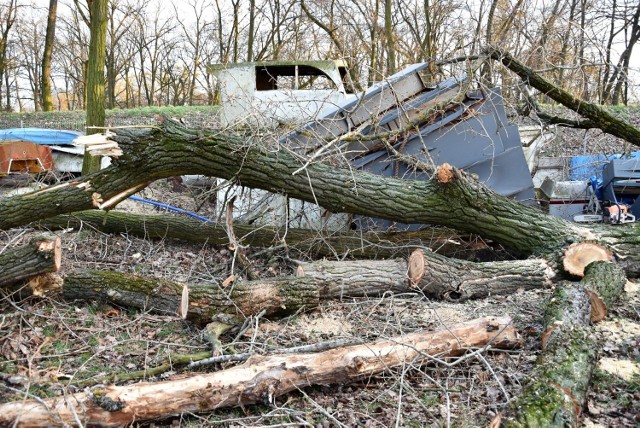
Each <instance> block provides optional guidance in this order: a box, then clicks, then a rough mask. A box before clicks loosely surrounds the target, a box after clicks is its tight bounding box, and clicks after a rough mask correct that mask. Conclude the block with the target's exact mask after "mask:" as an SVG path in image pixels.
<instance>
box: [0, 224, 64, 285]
mask: <svg viewBox="0 0 640 428" xmlns="http://www.w3.org/2000/svg"><path fill="white" fill-rule="evenodd" d="M61 258H62V250H61V244H60V238H58V237H56V236H55V235H50V234H46V235H40V236H36V237H34V238H33V239H31V241H30V242H29V243H28V244H26V245H22V246H20V247H16V248H12V249H9V250H6V251H5V252H3V253H2V254H0V287H2V288H6V287H8V286H11V285H13V284H16V283H18V282H21V281H24V280H26V279H29V278H31V277H34V276H37V275H42V274H45V273H49V272H57V271H58V270H59V269H60V262H61Z"/></svg>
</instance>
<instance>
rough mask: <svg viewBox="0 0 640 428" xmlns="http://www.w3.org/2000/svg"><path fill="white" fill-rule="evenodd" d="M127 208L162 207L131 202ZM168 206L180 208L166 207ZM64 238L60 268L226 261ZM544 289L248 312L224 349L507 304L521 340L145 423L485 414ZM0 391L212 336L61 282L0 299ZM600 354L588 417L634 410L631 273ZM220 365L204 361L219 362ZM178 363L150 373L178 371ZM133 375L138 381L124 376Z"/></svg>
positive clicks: (69, 377) (285, 266)
mask: <svg viewBox="0 0 640 428" xmlns="http://www.w3.org/2000/svg"><path fill="white" fill-rule="evenodd" d="M142 196H143V197H146V198H149V199H156V200H162V201H163V202H165V203H170V204H172V205H175V206H178V207H180V208H183V209H186V210H191V211H195V210H197V209H199V211H198V213H199V214H201V215H205V216H207V215H213V213H214V210H213V207H212V206H211V204H210V201H209V200H208V199H207V197H208V195H207V194H206V193H204V194H201V193H197V192H192V191H189V190H185V189H182V192H174V191H173V185H171V184H170V183H169V182H166V181H161V182H158V183H155V184H154V185H153V186H152V187H151V189H148V190H145V192H144V194H143V195H142ZM125 208H126V209H127V210H130V211H138V212H155V213H157V212H159V210H158V208H154V207H149V206H147V205H139V204H137V205H136V203H131V202H127V206H126V207H125ZM166 215H176V214H172V213H166ZM35 233H38V232H37V231H33V230H31V229H28V228H27V229H13V230H9V231H6V232H0V252H2V251H4V250H5V249H7V248H11V247H14V246H17V245H20V244H23V243H26V242H27V241H28V240H29V239H30V237H31V236H32V235H33V234H35ZM56 233H57V234H58V236H60V237H61V238H62V243H63V246H62V248H63V263H62V266H63V267H62V272H60V274H61V276H62V277H64V275H65V274H66V273H68V272H71V271H74V270H76V269H82V268H91V269H104V270H117V271H123V272H131V273H138V274H143V275H148V276H152V277H158V278H162V277H168V278H171V279H173V280H177V281H184V282H191V283H195V282H197V283H220V282H221V281H222V280H224V279H225V278H227V277H228V276H229V275H230V274H232V273H237V269H236V271H234V272H232V271H231V268H232V262H231V261H232V254H231V253H230V251H229V250H228V249H227V248H226V247H224V246H210V245H201V244H197V245H194V244H189V243H184V242H176V241H169V240H163V241H150V240H144V239H140V238H136V237H132V236H127V235H126V234H121V235H118V236H115V235H106V234H103V233H100V232H97V231H95V230H91V229H90V228H89V227H85V228H83V229H81V230H66V231H58V232H56ZM248 255H249V258H250V259H251V260H252V262H253V263H254V264H255V268H256V269H257V271H258V272H259V273H260V275H261V276H263V277H269V276H276V275H283V274H287V273H290V272H291V270H292V269H293V268H294V265H293V263H292V262H293V260H294V259H303V258H304V257H305V256H304V255H300V254H295V255H293V254H285V253H278V252H271V253H268V254H267V253H264V252H261V251H260V249H257V248H256V249H249V252H248ZM550 291H551V290H549V289H540V290H534V291H527V292H520V293H516V294H514V295H509V296H494V297H489V298H486V299H483V300H475V301H467V302H465V303H462V304H453V303H446V302H437V301H432V300H429V299H428V298H426V297H425V296H421V295H417V294H414V295H401V296H394V295H391V294H388V295H384V296H383V297H380V298H360V299H344V300H341V301H331V302H326V303H323V304H322V305H321V306H320V307H319V308H318V309H317V310H314V311H310V312H303V313H299V314H296V315H295V316H291V317H289V318H287V319H284V320H269V319H264V318H260V319H252V320H247V321H248V322H247V324H246V325H245V328H244V329H242V330H241V329H240V328H237V329H235V330H232V331H231V332H229V333H227V334H225V335H224V336H223V337H222V342H223V344H224V345H225V348H224V349H225V352H227V353H230V352H256V353H261V354H268V353H270V352H273V351H274V350H280V349H284V348H289V347H292V346H298V345H302V344H312V343H317V342H322V341H328V340H335V339H345V338H346V339H349V338H352V339H358V340H375V339H377V338H385V337H391V336H395V335H399V334H402V333H407V332H411V331H415V330H418V329H428V330H433V329H441V328H446V327H449V326H451V325H453V324H455V323H458V322H461V321H466V320H470V319H473V318H477V317H481V316H486V315H501V316H502V315H509V316H510V317H512V318H513V322H514V323H515V326H516V327H517V329H518V331H519V332H520V334H521V335H522V337H523V339H524V346H523V348H522V349H517V350H513V351H490V352H485V353H483V354H480V355H479V356H474V357H468V356H463V357H459V358H455V359H449V360H448V361H447V362H448V365H447V366H445V365H442V364H434V363H429V364H422V365H412V366H407V367H403V368H396V369H392V370H390V371H388V372H386V373H384V374H381V375H378V376H372V377H370V378H367V379H363V380H362V381H359V382H358V383H355V384H351V385H323V386H314V387H309V388H305V389H303V390H300V391H297V392H294V393H290V394H287V395H285V396H282V397H279V398H277V399H276V400H275V402H273V403H264V404H262V405H256V406H247V407H244V408H232V409H220V410H217V411H215V412H211V413H208V414H201V415H194V414H184V415H180V416H179V417H175V418H172V419H169V420H163V421H157V422H153V423H150V426H191V427H195V426H252V427H255V426H313V427H328V426H380V427H386V426H416V427H418V426H429V427H440V426H454V427H471V426H487V425H488V424H489V422H490V421H491V419H492V418H493V417H494V416H495V415H496V414H497V413H498V412H500V411H501V410H502V409H503V408H504V406H505V405H506V404H507V403H508V402H509V401H510V400H512V399H513V398H514V397H515V396H517V395H518V394H519V392H520V390H521V386H522V383H523V381H524V380H525V378H526V376H527V374H528V372H529V371H530V368H531V366H532V364H533V362H534V360H535V359H536V355H537V353H538V351H539V343H540V335H541V325H540V321H541V318H542V312H543V310H544V307H545V301H546V299H547V298H548V296H549V294H550ZM0 313H1V314H2V315H0V379H1V380H0V401H7V400H21V399H29V398H32V397H34V396H35V397H40V398H45V397H54V396H59V395H62V394H68V393H72V392H76V391H80V390H82V389H84V388H86V385H94V384H101V383H103V381H104V378H105V376H106V375H108V374H111V373H112V372H113V371H114V370H115V371H117V372H120V373H127V372H133V371H138V370H143V369H149V368H152V367H155V366H158V365H160V364H162V363H163V362H165V361H168V360H170V359H171V356H172V355H175V354H185V353H197V352H202V351H206V350H209V349H210V344H209V342H208V341H207V339H206V335H204V334H203V332H202V331H199V330H198V329H197V328H196V327H194V326H193V325H190V324H189V323H187V322H185V321H183V320H181V319H179V318H178V317H177V316H175V314H157V313H150V312H148V311H141V310H133V309H130V308H122V307H115V306H112V305H109V304H106V303H104V302H99V301H90V302H87V301H65V300H64V299H63V298H62V297H61V296H60V295H58V294H52V295H49V296H46V297H44V298H36V297H29V298H25V299H20V298H19V296H17V295H16V294H13V295H8V294H7V293H6V292H5V293H3V296H2V300H1V301H0ZM595 334H596V335H597V336H598V338H599V343H601V344H602V349H601V351H600V355H601V357H602V359H601V362H600V364H599V366H598V369H597V370H596V372H595V373H594V377H593V382H592V388H591V392H590V393H589V399H588V403H587V413H586V415H585V418H584V423H585V426H605V427H607V426H630V427H631V426H637V424H638V423H640V287H639V286H638V284H634V283H629V284H628V285H627V288H626V294H625V295H624V296H623V298H622V299H621V302H620V305H619V306H618V307H617V308H616V309H614V310H613V312H612V313H611V314H610V316H609V318H608V319H607V321H605V322H603V323H601V324H600V325H598V326H597V327H595ZM228 366H229V364H226V365H215V366H208V367H205V368H202V369H200V370H203V371H213V370H220V369H223V368H225V367H228ZM186 372H187V371H186V369H185V368H184V367H175V368H173V369H172V370H170V371H168V372H166V373H163V374H161V375H158V376H148V377H144V378H143V379H140V380H145V381H158V380H165V379H172V378H176V377H180V376H183V375H184V374H185V373H186ZM131 382H135V381H131Z"/></svg>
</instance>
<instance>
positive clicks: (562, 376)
mask: <svg viewBox="0 0 640 428" xmlns="http://www.w3.org/2000/svg"><path fill="white" fill-rule="evenodd" d="M625 282H626V278H625V276H624V272H623V271H622V270H621V269H620V268H619V267H618V266H616V265H614V264H612V263H607V262H602V261H600V262H594V263H591V264H590V265H589V266H588V267H587V269H586V272H585V276H584V278H583V279H582V281H580V283H579V284H572V283H568V282H565V283H562V284H560V285H558V287H557V288H556V290H555V292H554V294H553V295H552V297H551V299H550V303H549V305H548V306H547V309H546V311H545V318H544V328H545V332H544V334H543V336H542V346H543V351H542V353H541V354H540V355H539V356H538V359H537V361H536V364H535V366H534V368H533V371H532V373H531V374H530V379H531V380H530V381H529V383H528V384H527V385H526V386H525V388H524V390H523V392H522V394H521V395H520V397H518V399H516V400H515V401H514V402H512V403H511V404H510V406H509V411H508V413H507V417H506V418H504V419H503V420H502V422H503V425H504V426H508V427H512V426H513V427H525V426H526V427H529V426H549V427H568V426H578V422H579V418H580V414H581V412H582V406H583V405H584V403H585V400H586V396H587V388H588V385H589V381H590V379H591V373H592V372H593V369H594V367H595V364H596V361H597V349H598V346H597V343H596V342H595V339H594V337H593V336H592V334H591V331H590V328H589V326H590V324H591V322H592V321H597V320H599V319H601V318H600V313H598V311H597V310H596V311H593V309H592V308H593V307H594V306H595V307H597V306H599V305H605V312H606V306H607V305H609V306H610V305H611V304H613V303H614V302H615V300H616V299H617V298H618V297H619V296H620V294H621V293H622V290H623V289H624V284H625Z"/></svg>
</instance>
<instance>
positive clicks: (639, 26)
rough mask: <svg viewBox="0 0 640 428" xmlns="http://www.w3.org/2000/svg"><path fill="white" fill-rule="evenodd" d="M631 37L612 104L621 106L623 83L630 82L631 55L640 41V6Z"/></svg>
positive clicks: (625, 51)
mask: <svg viewBox="0 0 640 428" xmlns="http://www.w3.org/2000/svg"><path fill="white" fill-rule="evenodd" d="M630 32H631V35H630V36H629V41H628V42H627V46H626V47H625V49H624V51H623V52H622V53H621V54H620V61H619V64H620V72H619V74H618V80H617V82H616V85H615V88H614V90H613V98H612V103H613V104H614V105H615V104H619V102H620V98H621V97H623V94H622V86H623V83H626V84H627V87H628V82H629V62H630V61H631V54H632V52H633V48H634V46H635V45H636V43H638V40H640V4H639V5H638V8H637V9H636V13H635V14H634V15H633V21H632V23H631V31H630ZM623 100H624V104H625V105H626V104H627V102H628V100H627V97H626V96H625V97H623Z"/></svg>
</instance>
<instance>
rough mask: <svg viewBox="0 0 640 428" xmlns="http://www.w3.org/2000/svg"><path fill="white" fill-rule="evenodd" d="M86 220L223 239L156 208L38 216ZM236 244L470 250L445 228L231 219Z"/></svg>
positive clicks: (80, 223)
mask: <svg viewBox="0 0 640 428" xmlns="http://www.w3.org/2000/svg"><path fill="white" fill-rule="evenodd" d="M86 225H89V226H91V228H94V229H97V230H100V231H102V232H105V233H128V234H131V235H133V236H138V237H141V238H147V239H167V238H170V239H180V240H185V241H190V242H199V243H208V244H221V245H226V244H228V243H229V236H228V234H227V232H226V230H225V227H224V225H222V224H218V223H205V222H202V221H200V220H196V219H193V218H188V217H176V216H171V215H162V214H151V215H150V214H145V215H140V214H131V213H125V212H118V211H109V212H104V211H81V212H76V213H73V214H68V215H66V214H65V215H60V216H56V217H52V218H49V219H46V220H42V221H40V222H38V224H37V226H38V227H40V228H47V229H66V228H68V227H73V228H75V229H80V228H82V227H84V226H86ZM233 229H234V231H235V234H236V235H237V236H242V237H243V238H242V244H243V245H250V246H253V247H270V246H280V245H281V246H284V247H286V248H292V249H295V250H297V251H299V252H301V253H304V254H307V255H309V256H334V257H341V258H342V257H345V256H350V257H362V258H383V257H386V258H388V257H396V256H399V255H406V254H408V253H409V252H410V251H411V250H412V249H414V248H416V247H427V248H432V249H433V250H434V251H437V252H438V253H440V254H444V255H450V256H456V257H458V258H464V257H467V256H472V255H473V254H474V253H475V252H476V251H475V249H474V248H472V246H471V245H470V244H469V241H470V237H469V236H468V235H467V236H461V235H460V234H458V233H456V232H455V231H453V230H451V229H447V228H443V227H440V228H435V227H430V228H426V229H423V230H417V231H406V232H387V233H381V232H380V233H379V232H365V233H354V232H348V231H340V232H330V231H316V230H310V229H297V228H273V227H268V226H259V227H256V226H250V225H246V224H241V223H234V225H233Z"/></svg>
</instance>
